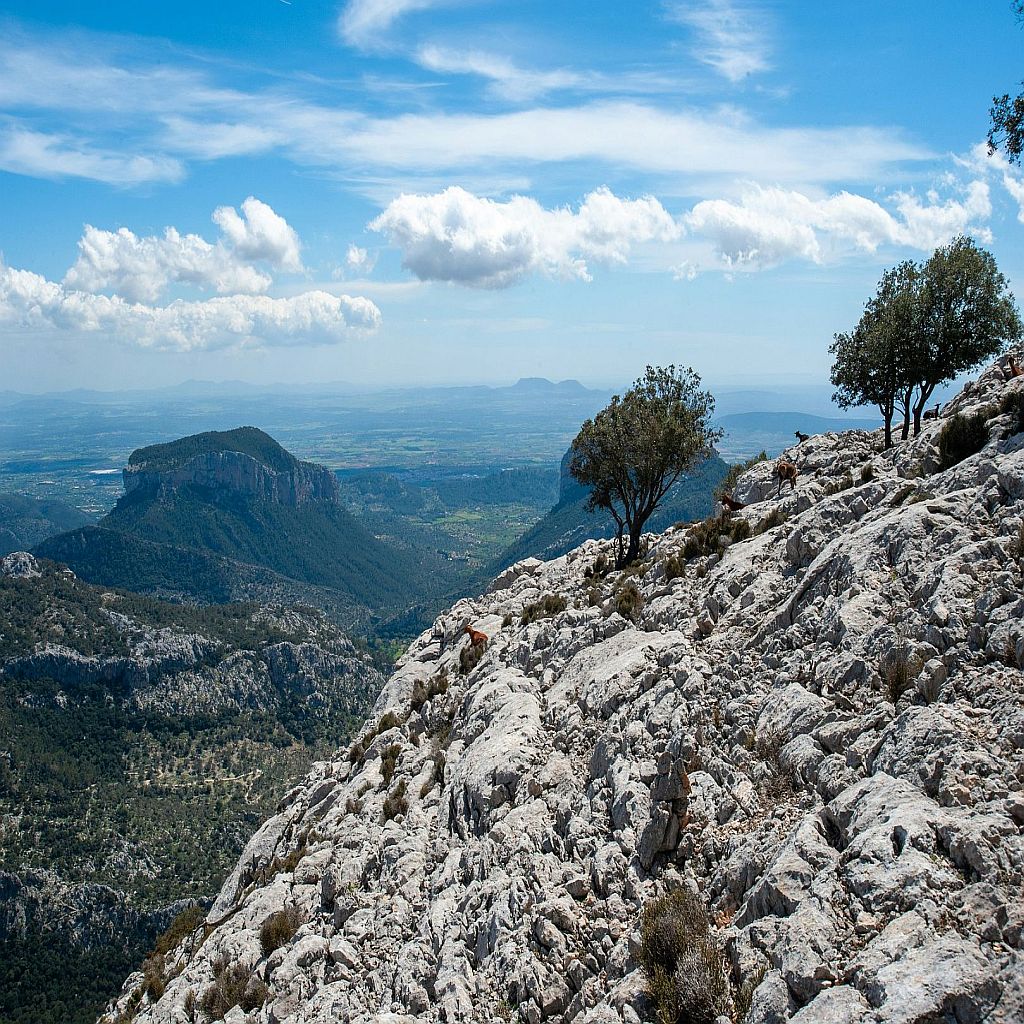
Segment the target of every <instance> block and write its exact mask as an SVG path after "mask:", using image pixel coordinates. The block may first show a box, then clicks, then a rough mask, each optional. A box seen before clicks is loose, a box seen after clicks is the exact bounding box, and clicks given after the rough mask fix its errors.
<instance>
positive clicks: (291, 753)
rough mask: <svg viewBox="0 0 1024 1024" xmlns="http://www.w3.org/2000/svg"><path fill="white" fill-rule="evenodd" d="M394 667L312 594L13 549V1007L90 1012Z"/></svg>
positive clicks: (3, 583) (6, 627)
mask: <svg viewBox="0 0 1024 1024" xmlns="http://www.w3.org/2000/svg"><path fill="white" fill-rule="evenodd" d="M381 683H382V677H381V676H380V673H379V672H378V671H377V670H376V669H375V668H374V667H373V666H372V665H371V664H370V663H369V660H368V659H367V658H366V657H365V656H363V655H361V654H360V653H359V652H357V651H356V650H355V649H354V648H353V647H352V645H351V644H350V643H349V641H348V640H346V639H345V638H344V637H343V636H342V635H341V634H340V633H339V631H338V629H337V628H336V627H334V626H332V625H331V624H330V623H328V622H327V621H326V620H325V619H324V618H323V617H322V616H321V615H319V614H318V613H315V612H312V611H301V612H300V611H295V610H284V609H273V608H260V607H258V606H255V605H230V606H215V607H203V608H195V607H188V606H181V605H169V604H165V603H163V602H161V601H157V600H155V599H153V598H147V597H141V596H139V595H135V594H128V593H124V592H111V591H105V590H102V589H100V588H97V587H92V586H89V585H87V584H85V583H82V582H81V581H80V580H77V579H76V578H75V577H74V576H73V575H72V574H71V573H70V572H68V571H67V570H65V569H62V568H61V567H59V566H55V565H53V564H49V563H45V562H37V561H36V560H35V559H34V558H32V556H30V555H27V554H25V553H17V554H11V555H8V556H7V557H6V558H5V559H4V560H3V561H2V562H0V1021H3V1022H4V1024H7V1022H13V1021H19V1022H22V1021H23V1022H32V1024H49V1022H52V1024H68V1022H75V1021H85V1020H91V1019H94V1018H95V1015H96V1013H97V1012H98V1010H99V1008H100V1007H101V1006H102V1004H103V1003H104V1002H105V1001H106V1000H107V999H109V998H110V996H111V994H112V993H113V992H114V991H115V990H116V988H117V986H118V984H119V980H120V979H121V978H122V977H123V976H124V973H125V972H126V971H127V970H129V969H130V968H131V967H132V966H134V965H135V964H137V963H138V962H140V960H141V958H142V955H143V954H144V953H145V952H146V951H147V950H148V949H150V948H151V947H152V945H153V941H154V938H155V936H156V934H157V932H158V931H162V930H163V928H165V927H166V926H167V924H168V923H169V921H170V919H171V918H173V917H174V916H175V913H176V912H177V911H179V910H181V909H182V907H183V906H184V904H182V902H181V901H182V900H186V899H198V900H203V901H208V900H209V899H210V898H212V896H213V894H214V893H215V892H216V891H217V889H218V888H219V886H220V885H221V883H222V881H223V878H224V876H225V874H226V873H227V871H228V869H229V868H230V866H231V864H232V863H233V862H234V860H235V858H236V857H237V855H238V852H239V851H240V849H241V847H242V845H243V844H244V842H245V840H246V838H247V837H248V835H249V834H250V833H251V832H252V830H253V828H255V827H256V825H257V824H258V823H259V822H260V821H261V820H262V819H263V818H264V817H265V816H266V815H267V814H268V813H270V812H271V811H272V810H273V809H274V807H275V805H276V803H277V801H278V800H279V799H280V797H281V795H282V794H283V793H284V791H285V789H286V788H287V787H288V785H289V784H290V782H291V781H292V780H293V779H294V778H295V777H296V776H298V775H301V774H302V773H303V772H304V771H306V770H307V769H308V767H309V765H310V763H311V762H312V761H314V760H315V759H316V758H317V757H323V756H326V755H330V754H331V753H333V752H334V751H335V750H336V749H337V747H338V746H339V745H340V744H341V743H343V742H344V741H346V740H347V739H348V738H349V737H350V735H351V734H352V732H353V731H354V730H355V729H356V728H358V726H359V724H360V723H361V722H362V720H363V718H364V716H365V714H366V711H367V708H368V707H369V706H370V704H371V703H372V701H373V699H374V698H375V696H376V694H377V692H378V690H379V688H380V685H381Z"/></svg>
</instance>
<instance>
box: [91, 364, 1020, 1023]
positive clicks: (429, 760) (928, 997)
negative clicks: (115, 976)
mask: <svg viewBox="0 0 1024 1024" xmlns="http://www.w3.org/2000/svg"><path fill="white" fill-rule="evenodd" d="M1008 378H1009V373H1008V372H1007V366H1006V363H1005V361H1000V362H998V363H997V364H995V365H994V366H992V367H990V368H989V369H988V370H987V371H986V372H985V373H984V374H982V375H981V377H980V378H979V379H978V380H977V381H976V382H974V383H972V384H971V385H969V386H968V387H967V388H965V390H964V391H963V392H962V394H961V395H960V396H959V397H958V398H957V399H956V400H955V401H954V402H952V403H951V404H950V405H949V406H948V407H947V409H946V410H944V413H943V417H942V418H940V419H939V421H938V422H934V421H932V422H929V423H926V425H925V429H924V431H923V433H922V435H921V436H920V437H918V438H914V439H911V440H908V441H905V442H902V443H899V444H897V446H896V447H895V448H894V449H892V450H890V451H887V452H882V451H881V450H880V439H879V436H878V435H877V434H868V433H860V432H849V433H844V434H824V435H820V436H816V437H814V438H812V439H811V440H810V441H808V442H806V443H804V444H803V445H801V446H799V447H794V448H793V449H790V450H789V451H788V452H787V453H786V457H787V458H790V459H792V460H794V461H796V462H797V464H798V465H799V467H800V475H799V478H798V480H797V483H796V486H795V488H794V489H793V490H792V491H790V490H789V489H788V486H787V489H786V490H785V491H783V493H782V494H781V496H779V497H776V493H777V486H778V485H777V482H776V480H775V479H774V477H773V466H772V464H771V463H763V464H760V465H757V466H755V467H754V468H753V469H751V470H749V471H748V472H747V473H746V474H745V475H744V476H743V477H742V478H741V479H740V481H739V483H738V485H737V487H736V489H735V492H734V493H735V496H736V497H737V498H738V499H739V500H741V501H743V502H745V503H746V508H744V509H743V510H742V511H741V512H739V513H737V515H736V516H735V517H734V518H733V520H732V521H731V522H730V523H724V522H719V523H717V524H715V526H714V527H713V528H709V527H706V526H703V525H698V526H694V527H681V528H678V529H672V530H669V531H667V532H666V533H664V534H662V535H661V536H655V537H652V538H650V541H651V543H650V548H649V551H648V553H647V555H646V557H645V560H644V562H643V563H642V564H641V565H640V566H638V567H636V568H635V569H633V570H629V571H627V572H626V573H621V574H620V573H614V572H611V573H605V572H603V570H602V561H604V560H606V559H607V556H608V555H609V553H610V545H609V544H608V543H607V542H601V541H593V542H589V543H587V544H584V545H583V546H582V547H580V548H578V549H576V550H575V551H572V552H570V553H569V554H568V555H566V556H563V557H561V558H558V559H555V560H554V561H550V562H546V563H541V562H538V561H537V560H527V561H524V562H520V563H518V564H517V565H515V566H513V567H512V568H511V569H509V570H508V571H506V572H505V573H503V574H502V575H501V576H500V577H499V578H498V579H497V580H495V581H494V583H493V584H492V586H491V589H490V591H489V592H488V593H487V594H485V595H483V596H480V597H477V598H475V599H472V600H465V601H461V602H459V603H458V604H456V605H455V606H454V607H453V608H451V609H450V610H449V611H448V612H447V613H446V614H445V615H443V616H441V617H440V618H439V619H438V620H437V621H436V623H435V625H434V627H433V629H432V630H430V631H427V632H426V633H424V634H423V635H422V636H421V637H420V638H419V639H418V640H417V641H416V642H415V643H414V644H413V645H412V647H411V648H410V649H409V651H408V652H407V654H406V655H405V656H404V658H403V659H402V661H401V662H400V663H399V665H398V667H397V670H396V672H395V673H394V675H393V676H392V677H391V679H390V681H389V682H388V683H387V685H386V687H385V689H384V690H383V692H382V693H381V696H380V698H379V700H378V701H377V705H376V707H375V709H374V712H373V714H372V716H371V718H370V719H369V721H368V724H367V725H366V727H364V730H363V733H362V734H361V736H360V738H359V739H358V740H357V741H356V743H355V744H354V745H353V747H352V748H351V749H350V750H349V752H348V754H347V756H346V757H342V758H339V759H337V760H334V761H325V762H321V763H319V764H317V765H315V766H314V768H313V770H312V771H311V773H310V775H309V777H308V778H307V779H306V780H305V781H304V782H303V783H302V784H301V785H299V786H298V787H296V788H295V789H294V790H293V791H292V792H291V793H290V794H289V795H288V796H287V797H286V798H285V800H284V801H283V803H282V806H281V810H280V813H279V814H277V815H276V816H275V817H273V818H271V819H269V820H268V821H267V822H266V823H265V824H264V825H263V826H262V827H261V828H260V829H259V831H258V832H257V833H256V835H255V836H254V837H253V838H252V840H251V841H250V843H249V844H248V846H247V847H246V850H245V851H244V853H243V855H242V857H241V859H240V861H239V863H238V865H237V866H236V868H235V870H234V872H233V873H232V875H231V876H230V877H229V878H228V880H227V882H226V883H225V885H224V887H223V889H222V890H221V892H220V894H219V896H218V898H217V900H216V902H215V904H214V906H213V907H212V909H211V911H210V913H209V916H208V918H207V922H206V924H205V926H204V927H203V928H202V929H201V930H199V931H197V932H196V933H195V934H194V935H192V936H190V937H188V938H186V939H185V941H184V942H183V943H182V944H181V945H180V946H179V947H177V949H175V950H174V951H172V953H170V954H168V957H167V964H166V978H165V981H166V989H165V990H164V991H163V994H162V996H160V998H158V999H154V998H153V995H152V992H151V991H149V990H146V988H145V984H144V981H143V978H142V977H141V975H136V976H133V977H132V978H130V979H129V980H128V982H127V983H126V986H125V989H124V992H123V994H122V996H121V998H120V1000H119V1001H118V1003H117V1005H116V1006H114V1007H112V1008H111V1011H110V1012H109V1013H108V1015H107V1016H105V1017H104V1018H103V1020H104V1021H114V1020H123V1019H126V1018H132V1017H133V1018H134V1019H135V1020H136V1021H139V1022H162V1024H171V1022H174V1024H181V1022H185V1021H193V1020H201V1019H204V1018H203V1009H202V1008H203V1007H214V1008H216V1009H215V1010H213V1011H211V1013H212V1015H213V1016H214V1017H222V1018H223V1019H224V1020H226V1021H230V1022H232V1024H241V1022H249V1024H256V1022H259V1024H285V1022H287V1024H326V1022H328V1021H338V1020H344V1021H348V1022H353V1024H371V1022H372V1024H405V1022H407V1021H412V1020H422V1021H447V1022H455V1021H491V1020H499V1019H501V1020H523V1021H527V1022H530V1024H538V1022H540V1021H545V1020H548V1021H559V1022H567V1021H578V1022H581V1024H598V1022H600V1024H615V1022H617V1021H624V1022H627V1024H637V1022H638V1021H640V1020H644V1019H648V1020H649V1019H653V1010H652V1007H651V1005H650V1002H649V1000H648V998H647V995H646V992H645V989H646V982H645V977H644V972H643V971H642V970H641V968H640V958H641V955H642V938H643V937H642V934H641V920H642V916H643V911H644V908H645V907H646V906H649V905H650V901H652V900H653V899H654V898H656V897H658V896H660V895H661V894H664V893H666V892H669V891H672V890H677V889H679V888H687V889H689V890H690V891H691V892H693V893H696V894H697V895H698V896H699V897H700V899H701V900H702V901H703V902H704V904H705V905H706V907H707V908H708V911H709V919H710V922H711V938H712V941H713V942H714V944H715V945H716V946H717V948H719V949H721V950H722V951H723V952H724V956H725V958H726V961H727V965H728V970H729V974H730V980H731V991H732V996H731V997H730V999H731V1002H730V1005H731V1007H732V1010H731V1011H730V1012H732V1013H733V1014H734V1015H735V1016H736V1017H739V1016H740V1015H741V1013H742V1014H745V1017H744V1019H745V1020H746V1021H747V1022H749V1024H774V1022H779V1021H784V1020H792V1021H794V1022H796V1024H896V1022H900V1024H936V1022H940V1021H941V1022H945V1021H948V1022H954V1021H955V1022H959V1024H967V1022H982V1021H986V1022H991V1024H1011V1022H1019V1021H1021V1020H1024V935H1022V932H1024V902H1022V896H1021V893H1022V891H1024V672H1022V666H1024V597H1022V580H1024V433H1022V432H1021V431H1022V427H1024V423H1022V419H1024V416H1022V414H1021V407H1022V402H1024V396H1022V394H1021V392H1022V390H1024V386H1022V385H1024V381H1022V380H1021V379H1020V378H1017V379H1012V378H1010V379H1008ZM1014 396H1016V397H1014ZM957 412H962V413H976V412H982V413H983V414H984V418H985V420H986V421H987V426H988V430H989V440H988V442H987V444H985V446H984V447H983V448H982V450H981V451H980V452H977V453H976V454H974V455H971V456H969V457H967V458H964V459H963V460H962V461H960V462H958V463H956V464H955V465H952V466H951V467H950V468H947V469H940V468H939V454H938V443H937V441H938V435H939V431H940V430H941V429H942V427H943V426H944V424H945V423H946V422H948V418H949V417H950V416H951V415H953V414H954V413H957ZM738 523H742V524H743V525H742V526H740V525H737V524H738ZM720 530H721V531H722V535H721V536H719V531H720ZM730 538H732V540H731V539H730ZM546 597H547V598H549V600H547V601H545V600H544V599H545V598H546ZM467 621H469V622H471V623H472V624H473V626H474V627H475V628H476V629H478V630H482V631H483V632H485V633H487V634H488V636H489V638H490V639H489V642H488V644H487V647H486V650H485V651H483V652H482V653H481V652H480V651H479V649H478V650H476V651H471V650H470V649H469V646H468V645H469V638H468V637H464V636H463V635H462V627H463V625H464V624H465V623H467ZM281 864H287V869H286V870H281V869H280V868H278V869H277V870H272V867H273V866H274V865H277V866H280V865H281ZM282 921H284V922H286V923H287V924H288V927H286V928H284V929H283V930H282V928H281V927H279V926H280V925H281V922H282ZM272 925H273V926H274V927H271V926H272ZM275 936H276V937H275ZM268 937H269V939H270V941H268ZM743 990H745V992H746V995H747V997H748V998H749V1009H747V1008H746V1007H743V1008H742V1010H741V1009H740V1008H739V1006H738V1004H739V1003H740V1001H741V996H740V993H741V991H743ZM232 992H233V993H234V994H233V995H231V993H232ZM751 992H752V995H751V994H750V993H751ZM207 1016H209V1014H208V1015H207ZM709 1019H713V1017H712V1018H709ZM722 1019H725V1020H728V1014H727V1015H726V1016H725V1017H724V1018H720V1022H721V1020H722Z"/></svg>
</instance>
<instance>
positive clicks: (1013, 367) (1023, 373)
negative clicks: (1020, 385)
mask: <svg viewBox="0 0 1024 1024" xmlns="http://www.w3.org/2000/svg"><path fill="white" fill-rule="evenodd" d="M1008 369H1009V371H1010V377H1011V378H1012V377H1024V367H1022V366H1021V365H1020V364H1019V363H1018V362H1017V360H1016V359H1015V358H1014V357H1013V356H1010V365H1009V367H1008Z"/></svg>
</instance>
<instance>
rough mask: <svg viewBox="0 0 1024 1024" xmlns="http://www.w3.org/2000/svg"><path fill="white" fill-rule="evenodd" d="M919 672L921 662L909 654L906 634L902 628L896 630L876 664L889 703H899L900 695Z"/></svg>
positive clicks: (910, 684) (911, 684)
mask: <svg viewBox="0 0 1024 1024" xmlns="http://www.w3.org/2000/svg"><path fill="white" fill-rule="evenodd" d="M920 672H921V664H920V662H919V661H918V659H917V658H914V657H912V656H911V653H910V645H909V644H908V643H907V639H906V635H905V634H904V632H903V631H902V630H897V632H896V641H895V643H894V644H893V645H892V647H891V648H890V649H889V651H888V652H887V653H886V654H885V656H884V657H883V658H882V660H881V661H880V662H879V665H878V674H879V675H880V676H881V677H882V684H883V685H884V686H885V692H886V696H887V697H888V698H889V701H890V703H892V704H898V703H899V701H900V697H902V696H903V694H905V693H906V692H907V690H909V689H910V688H911V686H913V685H914V680H915V679H916V678H917V677H918V675H919V674H920Z"/></svg>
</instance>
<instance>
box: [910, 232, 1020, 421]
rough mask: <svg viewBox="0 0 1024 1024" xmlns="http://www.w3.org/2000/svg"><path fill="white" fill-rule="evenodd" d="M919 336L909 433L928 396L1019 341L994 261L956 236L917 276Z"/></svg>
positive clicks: (1006, 292) (1005, 287) (1014, 317)
mask: <svg viewBox="0 0 1024 1024" xmlns="http://www.w3.org/2000/svg"><path fill="white" fill-rule="evenodd" d="M918 311H919V325H920V326H919V333H918V334H917V336H916V338H915V344H914V346H913V351H914V358H913V360H912V362H911V366H910V369H911V373H912V374H913V378H914V384H915V386H916V388H917V401H916V402H915V403H914V433H915V434H918V433H920V430H921V415H922V413H923V412H924V410H925V408H926V406H927V405H928V400H929V399H930V398H931V396H932V392H934V391H935V389H936V387H938V385H940V384H946V383H948V382H949V381H952V380H954V379H955V378H956V377H958V376H959V375H960V374H961V373H966V372H967V371H968V370H972V369H974V367H976V366H978V365H979V364H980V363H983V362H984V361H985V360H986V359H991V358H992V357H993V356H996V355H998V354H999V353H1000V352H1002V351H1003V350H1004V349H1005V348H1006V346H1007V345H1009V344H1013V343H1014V342H1017V341H1019V340H1020V336H1021V320H1020V314H1019V313H1018V312H1017V307H1016V305H1015V304H1014V301H1013V295H1012V294H1011V293H1010V290H1009V287H1008V284H1007V280H1006V278H1005V277H1004V276H1003V275H1002V274H1001V273H1000V272H999V268H998V267H997V266H996V260H995V257H994V256H993V255H992V253H990V252H988V251H987V250H986V249H982V248H981V247H980V246H978V245H977V243H976V242H975V241H974V240H973V239H972V238H967V237H966V236H964V235H961V236H960V237H959V238H955V239H953V241H952V242H950V243H949V245H947V246H943V247H942V248H940V249H936V250H935V252H934V253H933V254H932V256H931V258H930V259H929V260H928V261H927V263H925V265H924V267H923V268H922V272H921V287H920V293H919V298H918Z"/></svg>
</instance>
